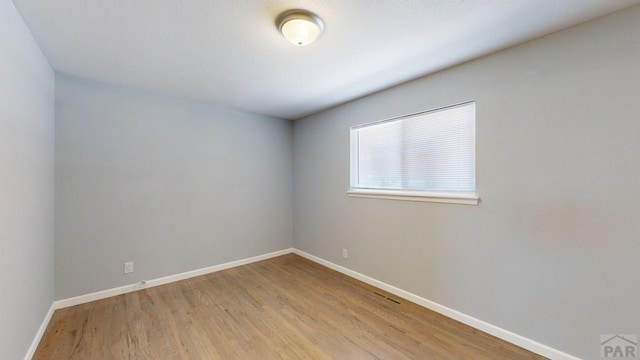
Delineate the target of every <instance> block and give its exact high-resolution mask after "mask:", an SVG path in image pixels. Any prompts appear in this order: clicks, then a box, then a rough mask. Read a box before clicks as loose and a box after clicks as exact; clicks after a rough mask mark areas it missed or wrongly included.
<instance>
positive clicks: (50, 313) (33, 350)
mask: <svg viewBox="0 0 640 360" xmlns="http://www.w3.org/2000/svg"><path fill="white" fill-rule="evenodd" d="M55 310H56V309H55V307H54V306H53V304H51V306H50V307H49V311H47V314H46V315H45V316H44V319H43V320H42V324H40V328H39V329H38V332H37V333H36V336H35V337H34V338H33V341H32V342H31V346H29V350H27V353H26V354H25V356H24V360H31V358H32V357H33V355H34V354H35V353H36V349H37V348H38V344H40V339H42V335H44V332H45V331H46V330H47V326H48V325H49V321H51V317H52V316H53V312H54V311H55Z"/></svg>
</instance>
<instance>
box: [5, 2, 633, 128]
mask: <svg viewBox="0 0 640 360" xmlns="http://www.w3.org/2000/svg"><path fill="white" fill-rule="evenodd" d="M13 2H14V4H15V5H16V7H17V8H18V10H19V11H20V13H21V14H22V16H23V17H24V19H25V21H26V23H27V24H28V25H29V27H30V29H31V31H32V32H33V34H34V37H35V38H36V40H37V41H38V43H39V44H40V46H41V48H42V50H43V52H44V53H45V55H46V56H47V58H48V60H49V62H50V63H51V65H52V67H53V68H54V69H55V70H56V71H59V72H63V73H66V74H71V75H75V76H79V77H83V78H88V79H94V80H99V81H104V82H107V83H113V84H120V85H125V86H130V87H134V88H139V89H145V90H151V91H156V92H160V93H164V94H169V95H174V96H179V97H183V98H189V99H194V100H197V101H204V102H212V103H217V104H223V105H227V106H231V107H234V108H238V109H242V110H246V111H250V112H255V113H260V114H265V115H272V116H276V117H280V118H286V119H295V118H299V117H302V116H304V115H307V114H310V113H313V112H316V111H319V110H322V109H325V108H328V107H331V106H334V105H337V104H340V103H343V102H346V101H349V100H352V99H354V98H357V97H360V96H363V95H366V94H369V93H372V92H375V91H378V90H381V89H384V88H388V87H390V86H392V85H396V84H399V83H401V82H404V81H407V80H410V79H413V78H416V77H418V76H421V75H425V74H428V73H432V72H435V71H438V70H441V69H443V68H446V67H449V66H452V65H455V64H459V63H461V62H464V61H467V60H469V59H472V58H475V57H478V56H482V55H485V54H488V53H491V52H494V51H496V50H499V49H503V48H505V47H508V46H511V45H514V44H517V43H521V42H524V41H527V40H530V39H533V38H536V37H539V36H542V35H545V34H548V33H551V32H554V31H557V30H560V29H563V28H566V27H569V26H572V25H575V24H579V23H581V22H584V21H587V20H590V19H593V18H596V17H599V16H602V15H605V14H608V13H611V12H614V11H617V10H620V9H623V8H625V7H628V6H630V5H634V4H638V3H640V0H386V1H384V0H316V1H312V0H298V1H296V0H13ZM292 8H303V9H307V10H311V11H313V12H315V13H317V14H318V15H320V17H322V18H323V20H324V22H325V26H326V27H325V32H324V34H323V35H322V36H321V37H320V38H318V40H317V41H316V42H315V43H313V44H312V45H310V46H308V47H295V46H293V45H291V44H289V43H288V42H287V41H286V40H285V39H284V38H283V37H282V36H281V35H280V34H279V33H278V30H277V29H276V27H275V23H274V21H275V20H274V19H275V18H276V16H277V15H278V14H279V13H281V12H282V11H285V10H288V9H292Z"/></svg>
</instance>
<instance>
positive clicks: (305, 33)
mask: <svg viewBox="0 0 640 360" xmlns="http://www.w3.org/2000/svg"><path fill="white" fill-rule="evenodd" d="M276 26H277V27H278V30H280V33H281V34H282V36H284V37H285V39H287V40H289V42H290V43H292V44H293V45H296V46H306V45H309V44H311V43H312V42H314V41H315V39H316V38H317V37H318V36H320V34H322V31H323V30H324V23H323V22H322V19H320V17H319V16H318V15H316V14H314V13H312V12H311V11H307V10H301V9H295V10H288V11H285V12H283V13H282V14H280V15H279V16H278V18H277V19H276Z"/></svg>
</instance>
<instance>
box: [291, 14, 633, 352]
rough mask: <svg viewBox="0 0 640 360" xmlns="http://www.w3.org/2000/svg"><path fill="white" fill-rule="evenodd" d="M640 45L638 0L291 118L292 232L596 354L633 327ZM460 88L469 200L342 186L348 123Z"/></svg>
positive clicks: (488, 315)
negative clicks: (364, 192) (602, 339)
mask: <svg viewBox="0 0 640 360" xmlns="http://www.w3.org/2000/svg"><path fill="white" fill-rule="evenodd" d="M639 59H640V6H636V7H634V8H631V9H628V10H624V11H623V12H620V13H617V14H614V15H612V16H609V17H605V18H601V19H599V20H596V21H593V22H590V23H586V24H583V25H581V26H578V27H575V28H572V29H569V30H565V31H562V32H559V33H556V34H553V35H551V36H548V37H545V38H542V39H539V40H536V41H533V42H530V43H527V44H524V45H521V46H517V47H514V48H511V49H508V50H506V51H503V52H500V53H496V54H493V55H491V56H488V57H485V58H481V59H478V60H475V61H472V62H469V63H466V64H463V65H461V66H458V67H455V68H451V69H448V70H446V71H443V72H440V73H437V74H435V75H432V76H428V77H425V78H422V79H419V80H416V81H413V82H411V83H407V84H404V85H402V86H399V87H396V88H392V89H389V90H387V91H384V92H381V93H378V94H374V95H372V96H368V97H365V98H362V99H360V100H357V101H354V102H352V103H349V104H346V105H343V106H339V107H337V108H334V109H331V110H328V111H325V112H323V113H320V114H317V115H314V116H310V117H308V118H305V119H303V120H300V121H296V122H295V124H294V183H295V195H294V244H295V247H296V248H298V249H301V250H303V251H306V252H309V253H311V254H313V255H316V256H319V257H322V258H324V259H327V260H330V261H332V262H334V263H337V264H341V265H344V266H346V267H348V268H350V269H353V270H356V271H358V272H361V273H364V274H366V275H369V276H371V277H374V278H376V279H379V280H382V281H384V282H387V283H390V284H392V285H395V286H398V287H400V288H402V289H405V290H408V291H410V292H413V293H415V294H418V295H421V296H423V297H425V298H427V299H430V300H433V301H435V302H438V303H440V304H442V305H445V306H448V307H450V308H453V309H455V310H458V311H461V312H463V313H466V314H469V315H471V316H474V317H476V318H479V319H481V320H484V321H487V322H489V323H491V324H494V325H497V326H500V327H502V328H505V329H508V330H511V331H513V332H515V333H517V334H520V335H523V336H526V337H529V338H531V339H533V340H537V341H539V342H542V343H544V344H547V345H549V346H552V347H554V348H557V349H560V350H563V351H565V352H568V353H570V354H573V355H576V356H581V357H584V358H588V359H595V358H599V353H598V351H599V336H600V334H609V333H614V334H615V333H623V334H626V333H632V334H639V333H640V323H639V322H638V320H639V319H640V306H639V304H640V284H639V282H638V274H640V221H638V219H640V206H638V204H639V203H640V187H639V186H638V184H639V179H640V161H639V158H638V156H639V155H640V115H639V114H640V101H639V99H640V70H639V67H638V66H639V64H640V63H639ZM467 100H476V101H477V188H478V193H479V195H480V197H481V199H482V200H481V203H480V205H479V206H477V207H476V206H465V205H449V204H435V203H415V202H402V201H393V200H375V199H359V198H347V196H346V195H345V191H346V190H347V188H348V186H349V127H350V126H352V125H356V124H361V123H367V122H371V121H375V120H381V119H385V118H389V117H393V116H397V115H403V114H407V113H412V112H416V111H420V110H426V109H431V108H434V107H439V106H443V105H448V104H453V103H459V102H462V101H467ZM343 247H346V248H348V249H349V259H348V260H343V259H342V258H341V249H342V248H343Z"/></svg>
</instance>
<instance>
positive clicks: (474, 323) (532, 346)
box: [293, 249, 580, 360]
mask: <svg viewBox="0 0 640 360" xmlns="http://www.w3.org/2000/svg"><path fill="white" fill-rule="evenodd" d="M293 253H294V254H297V255H300V256H302V257H304V258H307V259H309V260H311V261H313V262H316V263H318V264H320V265H324V266H326V267H328V268H330V269H333V270H336V271H338V272H341V273H343V274H345V275H347V276H349V277H352V278H354V279H358V280H360V281H362V282H364V283H367V284H369V285H372V286H375V287H377V288H380V289H382V290H385V291H387V292H389V293H391V294H394V295H396V296H399V297H401V298H403V299H406V300H409V301H411V302H413V303H416V304H418V305H420V306H424V307H425V308H427V309H430V310H433V311H435V312H437V313H440V314H442V315H444V316H446V317H449V318H452V319H455V320H457V321H459V322H461V323H463V324H466V325H469V326H471V327H473V328H476V329H478V330H481V331H484V332H485V333H487V334H490V335H493V336H495V337H497V338H500V339H502V340H505V341H508V342H510V343H512V344H514V345H517V346H520V347H521V348H524V349H527V350H529V351H531V352H534V353H536V354H539V355H542V356H544V357H547V358H549V359H553V360H580V358H577V357H575V356H573V355H569V354H567V353H564V352H562V351H560V350H556V349H554V348H552V347H549V346H547V345H544V344H541V343H539V342H537V341H534V340H531V339H529V338H526V337H524V336H520V335H518V334H515V333H513V332H511V331H509V330H505V329H503V328H500V327H498V326H495V325H492V324H489V323H487V322H485V321H482V320H479V319H476V318H474V317H473V316H469V315H466V314H463V313H461V312H459V311H456V310H453V309H451V308H448V307H446V306H443V305H440V304H438V303H435V302H433V301H431V300H427V299H425V298H423V297H420V296H418V295H415V294H412V293H410V292H408V291H405V290H402V289H399V288H397V287H395V286H392V285H389V284H387V283H384V282H382V281H379V280H376V279H374V278H371V277H369V276H366V275H363V274H361V273H359V272H356V271H353V270H350V269H347V268H345V267H343V266H340V265H337V264H334V263H332V262H330V261H327V260H325V259H322V258H319V257H317V256H314V255H311V254H309V253H306V252H304V251H301V250H298V249H293Z"/></svg>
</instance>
